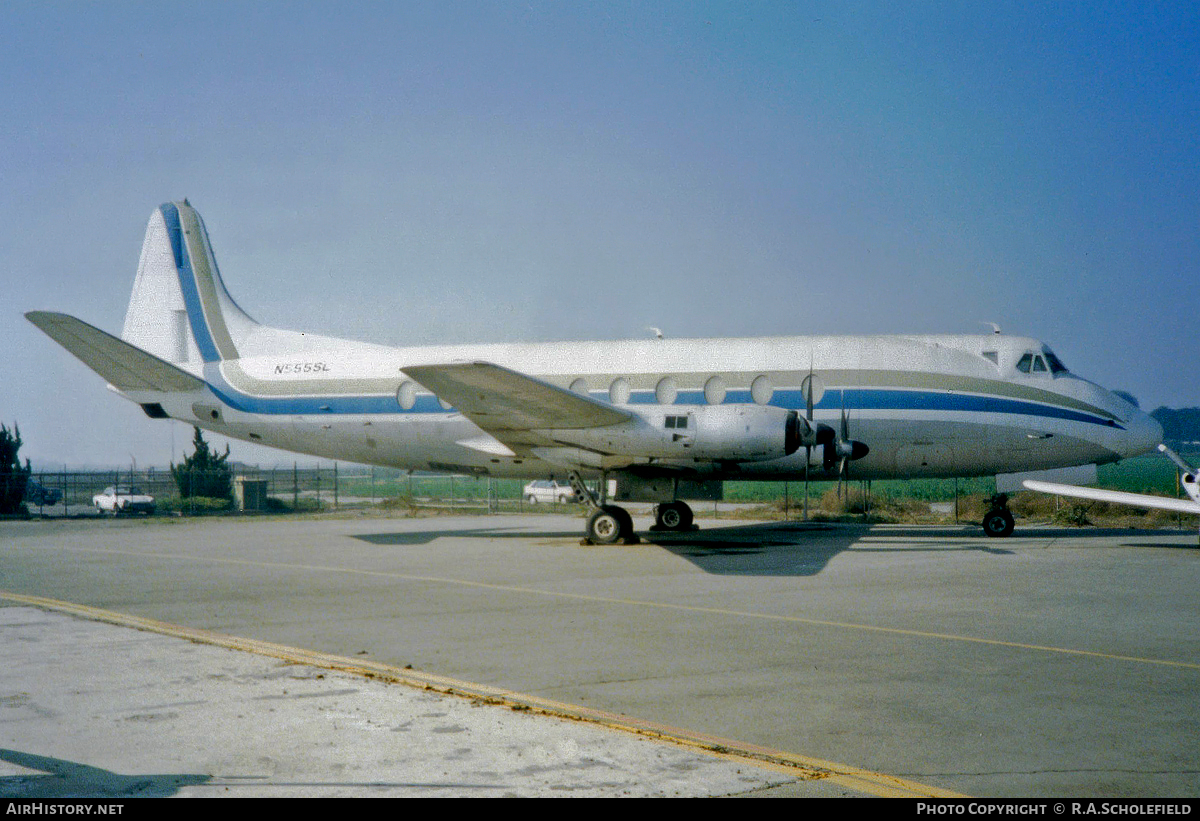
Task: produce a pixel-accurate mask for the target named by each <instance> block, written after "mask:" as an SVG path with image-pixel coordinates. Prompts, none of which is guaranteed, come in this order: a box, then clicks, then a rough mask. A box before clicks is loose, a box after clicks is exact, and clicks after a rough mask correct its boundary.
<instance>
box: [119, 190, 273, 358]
mask: <svg viewBox="0 0 1200 821" xmlns="http://www.w3.org/2000/svg"><path fill="white" fill-rule="evenodd" d="M257 326H258V323H257V322H255V321H254V320H253V319H251V318H250V316H248V315H247V314H246V312H245V311H243V310H242V309H241V308H239V307H238V305H237V303H235V302H234V301H233V298H232V297H230V296H229V292H228V291H226V290H225V285H224V283H223V282H222V281H221V275H220V272H219V271H218V269H217V262H216V258H215V257H214V256H213V252H212V245H211V244H210V243H209V239H208V231H207V230H206V229H205V227H204V222H203V220H201V218H200V215H199V214H198V213H197V212H196V210H195V209H194V208H192V206H191V204H189V203H188V201H187V200H183V201H182V202H173V203H165V204H163V205H161V206H159V207H158V208H156V209H155V210H154V213H153V214H151V215H150V221H149V223H148V224H147V225H146V236H145V239H144V240H143V242H142V255H141V259H140V260H139V261H138V272H137V277H136V278H135V279H134V283H133V294H132V296H131V297H130V300H129V309H128V310H127V312H126V314H125V325H124V328H123V329H122V331H121V338H122V339H124V340H125V341H126V342H129V343H130V344H132V345H136V346H137V347H139V348H141V349H143V350H145V351H148V352H149V353H151V354H154V355H155V356H157V357H159V358H160V359H163V360H165V361H167V362H170V363H173V364H175V365H178V366H179V367H181V368H184V369H185V370H188V371H190V372H193V373H197V374H198V373H202V371H203V366H204V363H206V362H216V361H219V360H221V359H236V358H237V357H238V345H239V344H240V343H241V342H242V341H244V340H245V338H246V337H247V336H248V335H249V334H250V333H251V332H252V331H253V330H254V329H255V328H256V327H257Z"/></svg>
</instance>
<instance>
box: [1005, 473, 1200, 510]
mask: <svg viewBox="0 0 1200 821" xmlns="http://www.w3.org/2000/svg"><path fill="white" fill-rule="evenodd" d="M1024 485H1025V487H1027V488H1028V489H1029V490H1036V491H1038V492H1039V493H1053V494H1055V495H1058V496H1073V497H1076V498H1079V499H1091V500H1092V501H1096V502H1113V503H1115V504H1119V505H1129V506H1130V507H1140V508H1144V509H1146V510H1175V511H1179V512H1182V513H1200V504H1196V503H1195V502H1193V501H1190V500H1188V499H1171V498H1169V497H1166V496H1148V495H1145V494H1142V493H1126V492H1124V491H1120V490H1101V489H1100V488H1094V487H1077V486H1076V485H1060V484H1056V483H1054V482H1038V481H1034V480H1026V481H1025V482H1024Z"/></svg>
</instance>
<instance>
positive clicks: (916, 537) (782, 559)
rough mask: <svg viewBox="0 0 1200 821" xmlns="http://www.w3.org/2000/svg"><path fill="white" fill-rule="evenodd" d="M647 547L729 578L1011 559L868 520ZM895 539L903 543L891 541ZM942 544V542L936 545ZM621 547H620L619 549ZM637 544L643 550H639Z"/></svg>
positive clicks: (410, 537)
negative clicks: (880, 556) (843, 562)
mask: <svg viewBox="0 0 1200 821" xmlns="http://www.w3.org/2000/svg"><path fill="white" fill-rule="evenodd" d="M579 536H580V534H579V532H578V531H575V530H572V531H549V530H547V531H530V530H528V529H525V528H520V527H479V528H469V529H462V528H456V529H446V530H419V531H410V532H394V533H367V534H361V535H355V536H354V538H356V539H359V540H361V541H364V542H367V543H368V544H374V545H379V546H382V547H386V546H419V545H428V544H430V543H432V542H433V541H434V540H436V539H439V538H443V537H446V538H465V539H472V538H475V539H481V540H485V539H486V540H490V539H523V540H534V539H571V540H574V539H578V538H579ZM638 536H639V538H640V540H641V544H642V545H643V546H645V545H653V546H655V547H659V548H661V549H663V550H666V551H668V552H670V553H672V554H674V555H676V556H678V557H679V558H681V559H685V560H687V561H689V562H691V563H692V564H694V565H695V566H696V567H698V568H699V569H701V570H703V571H704V572H705V573H712V574H715V575H722V576H813V575H816V574H817V573H820V572H821V571H822V570H823V569H824V568H825V567H826V566H827V565H828V564H829V562H830V561H831V560H832V559H833V558H834V557H835V556H837V555H838V554H839V553H842V552H844V551H846V550H849V549H850V548H852V547H853V548H854V549H855V550H857V551H862V552H875V553H879V552H906V553H912V552H948V551H950V552H957V551H974V552H979V553H987V554H991V555H998V556H1005V555H1010V554H1011V553H1012V551H1011V550H1006V549H1004V548H1003V547H1001V546H1000V545H998V544H997V543H996V540H993V539H988V538H986V537H985V536H984V535H983V533H982V531H979V532H978V533H976V532H975V529H974V528H971V527H967V526H955V527H945V528H939V527H934V528H929V527H923V528H919V527H912V528H908V527H901V528H895V527H889V528H887V529H885V530H877V529H875V527H874V526H873V525H869V524H861V525H859V524H846V523H836V524H833V523H822V522H777V523H765V524H764V523H761V522H754V523H749V524H735V525H724V526H717V527H703V528H701V529H697V530H691V531H687V532H682V533H679V532H671V531H654V530H643V531H639V533H638ZM891 541H904V542H906V543H905V544H904V545H903V546H901V545H895V546H891V545H890V544H889V542H891ZM935 541H936V542H938V543H936V544H934V543H931V542H935ZM616 547H617V548H621V546H620V545H617V546H616ZM634 549H636V548H634Z"/></svg>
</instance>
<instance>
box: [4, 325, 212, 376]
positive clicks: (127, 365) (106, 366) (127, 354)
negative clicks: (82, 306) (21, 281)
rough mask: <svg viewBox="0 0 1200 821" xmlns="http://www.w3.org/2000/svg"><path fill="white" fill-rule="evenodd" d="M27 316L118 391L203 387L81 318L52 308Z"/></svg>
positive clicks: (182, 373) (168, 364) (172, 367)
mask: <svg viewBox="0 0 1200 821" xmlns="http://www.w3.org/2000/svg"><path fill="white" fill-rule="evenodd" d="M25 318H26V319H28V320H29V321H30V322H32V323H33V324H34V325H36V326H38V328H40V329H41V330H42V331H44V332H45V333H46V335H47V336H49V337H50V338H51V339H53V340H54V341H55V342H57V343H58V344H59V345H62V346H63V347H64V348H66V349H67V350H68V351H69V352H70V353H71V354H72V355H74V356H75V357H76V358H77V359H78V360H79V361H81V362H82V363H83V364H85V365H87V366H88V367H89V368H91V369H92V370H93V371H95V372H96V373H98V374H100V376H102V377H103V378H104V379H105V381H107V382H108V383H109V384H110V385H112V386H113V387H114V388H116V389H117V390H120V391H167V392H187V391H195V390H200V389H201V388H203V387H204V381H203V380H201V379H198V378H196V377H195V376H192V375H191V374H190V373H187V372H186V371H183V370H180V369H179V368H177V367H175V366H174V365H172V364H171V363H169V362H164V361H163V360H161V359H159V358H158V357H157V356H154V355H153V354H149V353H146V352H145V351H143V350H142V349H141V348H137V347H135V346H133V345H130V344H129V343H128V342H125V341H124V340H122V339H118V338H117V337H115V336H113V335H112V334H109V333H105V332H104V331H102V330H100V329H99V328H96V327H93V326H91V325H89V324H87V323H86V322H84V321H83V320H81V319H76V318H75V317H73V316H69V315H67V314H59V313H52V312H49V311H30V312H29V313H27V314H25Z"/></svg>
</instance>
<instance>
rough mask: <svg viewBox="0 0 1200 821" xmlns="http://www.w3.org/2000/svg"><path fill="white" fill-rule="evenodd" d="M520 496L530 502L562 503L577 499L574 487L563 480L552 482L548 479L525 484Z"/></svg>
mask: <svg viewBox="0 0 1200 821" xmlns="http://www.w3.org/2000/svg"><path fill="white" fill-rule="evenodd" d="M521 496H522V497H523V498H524V499H525V501H527V502H529V503H530V504H538V503H539V502H545V503H547V504H553V503H558V504H563V503H565V502H574V501H577V498H576V496H575V489H574V488H572V487H571V486H570V485H568V484H567V483H565V482H552V481H550V480H549V479H539V480H538V481H536V482H530V483H529V484H527V485H525V489H524V490H523V491H521Z"/></svg>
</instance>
